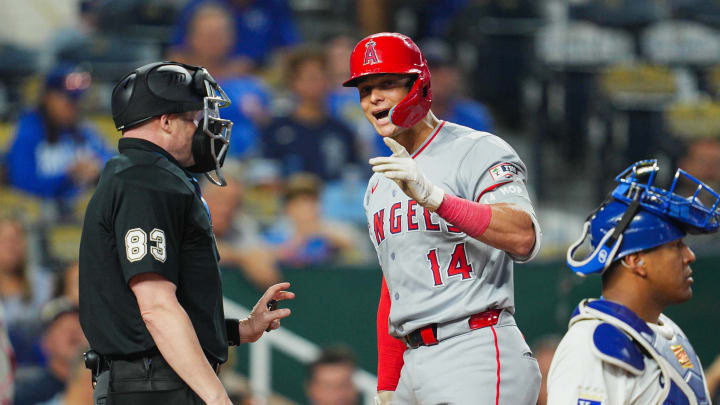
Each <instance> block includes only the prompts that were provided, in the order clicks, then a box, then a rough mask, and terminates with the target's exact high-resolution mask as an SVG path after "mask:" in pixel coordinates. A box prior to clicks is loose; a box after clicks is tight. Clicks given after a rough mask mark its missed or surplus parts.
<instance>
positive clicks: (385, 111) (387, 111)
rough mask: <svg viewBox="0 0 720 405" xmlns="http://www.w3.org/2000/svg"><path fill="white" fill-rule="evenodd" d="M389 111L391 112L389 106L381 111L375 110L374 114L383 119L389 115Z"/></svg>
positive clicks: (377, 118) (378, 118) (376, 117)
mask: <svg viewBox="0 0 720 405" xmlns="http://www.w3.org/2000/svg"><path fill="white" fill-rule="evenodd" d="M389 112H390V109H389V108H388V109H387V110H381V111H377V112H374V113H373V116H374V117H375V119H376V120H378V121H380V120H381V119H383V118H385V117H387V116H388V113H389Z"/></svg>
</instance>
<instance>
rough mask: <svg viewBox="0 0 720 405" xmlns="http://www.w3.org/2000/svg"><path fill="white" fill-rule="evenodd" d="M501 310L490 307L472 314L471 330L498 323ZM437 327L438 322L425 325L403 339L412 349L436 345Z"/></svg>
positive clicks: (470, 320)
mask: <svg viewBox="0 0 720 405" xmlns="http://www.w3.org/2000/svg"><path fill="white" fill-rule="evenodd" d="M501 312H502V309H488V310H487V311H483V312H480V313H477V314H475V315H470V317H469V318H468V319H467V322H468V326H469V327H470V330H475V329H480V328H485V327H488V326H493V325H496V324H497V323H498V319H499V318H500V313H501ZM437 328H438V324H436V323H433V324H431V325H428V326H424V327H422V328H420V329H416V330H414V331H412V332H410V333H409V334H407V335H405V336H404V337H403V340H404V341H405V344H407V345H408V347H410V348H412V349H414V348H416V347H420V346H433V345H436V344H438V339H437V336H438V334H437Z"/></svg>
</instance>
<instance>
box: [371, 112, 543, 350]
mask: <svg viewBox="0 0 720 405" xmlns="http://www.w3.org/2000/svg"><path fill="white" fill-rule="evenodd" d="M411 156H412V157H413V158H414V159H415V161H416V162H417V164H418V167H419V168H420V170H421V171H422V173H423V174H424V175H425V176H427V178H428V179H429V180H430V181H431V182H432V183H433V184H435V185H436V186H438V187H441V188H442V189H443V190H445V192H447V193H450V194H452V195H455V196H457V197H460V198H464V199H467V200H472V201H479V202H481V203H486V204H494V203H500V202H502V203H511V204H514V205H515V206H517V207H518V208H520V209H522V210H524V211H526V212H527V213H528V214H529V215H530V217H531V219H532V221H533V224H534V226H535V246H534V247H533V250H532V252H531V253H530V255H529V256H528V257H524V258H513V257H511V256H510V255H509V254H508V253H506V252H504V251H501V250H498V249H495V248H493V247H491V246H488V245H486V244H484V243H482V242H480V241H478V240H477V239H474V238H471V237H469V236H467V235H466V234H464V233H462V232H461V231H460V230H459V229H457V228H456V227H454V226H452V225H451V224H449V223H447V222H445V221H444V220H443V219H442V218H440V217H439V216H438V215H437V214H436V213H431V212H430V211H428V210H426V209H425V208H423V207H421V206H420V205H418V204H417V202H415V201H414V200H411V199H410V197H408V196H407V195H405V193H403V191H402V190H401V189H400V188H399V187H398V186H397V184H395V182H394V181H392V180H390V179H387V178H386V177H384V176H383V175H382V174H377V173H376V174H374V175H373V176H372V177H371V178H370V181H369V182H368V188H367V190H366V192H365V198H364V207H365V214H366V216H367V221H368V231H369V234H370V239H371V241H372V243H373V245H374V246H375V249H376V251H377V255H378V259H379V261H380V266H381V267H382V270H383V274H384V276H385V279H386V281H387V285H388V289H389V291H390V299H391V302H392V304H391V310H390V318H389V323H390V325H389V326H390V328H389V330H390V334H391V335H393V336H397V337H399V336H403V335H406V334H408V333H410V332H412V331H413V330H415V329H417V328H420V327H423V326H426V325H429V324H432V323H442V322H448V321H453V320H456V319H460V318H462V317H465V316H469V315H472V314H475V313H478V312H482V311H484V310H486V309H489V308H505V309H507V310H509V311H510V312H514V297H513V274H512V271H513V264H512V260H515V261H518V262H525V261H528V260H530V259H532V258H533V257H534V256H535V255H536V254H537V252H538V250H539V249H540V241H541V236H542V233H541V231H540V226H539V224H538V222H537V220H536V218H535V212H534V210H533V207H532V204H531V203H530V198H529V197H528V193H527V189H526V187H525V179H526V174H525V173H526V168H525V164H524V163H523V162H522V161H521V160H520V158H519V157H518V156H517V153H516V152H515V151H514V150H513V149H512V148H511V147H510V145H508V144H507V143H506V142H505V141H503V140H502V139H500V138H499V137H497V136H495V135H492V134H489V133H486V132H478V131H475V130H473V129H471V128H467V127H464V126H460V125H456V124H453V123H450V122H446V121H441V122H440V123H439V124H438V126H437V127H436V128H435V129H434V130H433V132H432V133H431V135H430V136H429V137H428V139H427V140H426V141H425V142H424V143H423V144H422V145H421V146H420V147H419V148H418V149H417V151H414V152H413V153H411Z"/></svg>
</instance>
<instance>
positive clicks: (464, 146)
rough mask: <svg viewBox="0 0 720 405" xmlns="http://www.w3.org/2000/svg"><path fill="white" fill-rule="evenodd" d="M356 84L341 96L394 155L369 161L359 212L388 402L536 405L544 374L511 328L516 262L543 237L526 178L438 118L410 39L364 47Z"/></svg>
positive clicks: (501, 150) (488, 142) (355, 60)
mask: <svg viewBox="0 0 720 405" xmlns="http://www.w3.org/2000/svg"><path fill="white" fill-rule="evenodd" d="M350 71H351V72H350V73H351V77H350V79H349V80H347V81H346V82H345V83H344V85H345V86H353V87H357V89H358V92H359V94H360V104H361V106H362V108H363V110H364V112H365V116H366V118H367V119H368V120H369V121H370V123H371V124H372V125H373V126H374V127H375V130H376V131H377V132H378V134H379V135H380V136H382V137H383V138H384V142H385V143H386V145H387V146H388V147H390V149H391V150H392V152H393V153H392V156H389V157H377V158H373V159H370V164H371V165H372V167H373V171H375V172H376V173H375V174H374V175H373V176H372V177H371V179H370V181H369V183H368V188H367V191H366V193H365V200H364V207H365V212H366V215H367V220H368V230H369V234H370V239H371V240H372V243H373V244H374V246H375V248H376V250H377V255H378V259H379V260H380V265H381V267H382V269H383V275H384V282H383V286H382V293H381V300H380V306H379V308H378V392H379V395H378V400H379V402H380V403H390V402H391V401H392V403H396V404H483V405H484V404H488V405H489V404H495V405H497V404H508V405H510V404H512V405H522V404H534V403H535V400H536V398H537V394H538V390H539V382H540V373H539V371H538V365H537V362H536V361H535V359H534V358H533V357H532V354H531V352H530V349H529V348H528V346H527V344H526V343H525V340H524V339H523V336H522V334H521V333H520V330H519V329H518V327H517V326H516V324H515V321H514V319H513V313H514V302H513V287H512V280H513V275H512V269H513V265H512V262H513V261H519V262H525V261H528V260H530V259H532V258H533V257H534V256H535V254H536V253H537V251H538V250H539V248H540V236H541V233H540V227H539V226H538V223H537V220H536V219H535V214H534V211H533V207H532V204H531V203H530V199H529V197H528V193H527V190H526V187H525V180H526V169H525V165H524V164H523V162H522V161H521V160H520V158H519V157H518V156H517V154H516V153H515V151H514V150H513V149H512V148H511V147H510V146H509V145H508V144H507V143H505V142H504V141H503V140H502V139H500V138H498V137H497V136H494V135H492V134H489V133H485V132H478V131H475V130H472V129H470V128H467V127H463V126H460V125H456V124H453V123H451V122H445V121H440V120H438V119H437V118H436V117H435V115H434V114H433V113H432V111H430V105H431V101H432V95H431V91H430V72H429V70H428V66H427V62H426V61H425V58H424V57H423V55H422V53H421V52H420V49H418V47H417V46H416V45H415V43H413V41H412V40H411V39H410V38H408V37H406V36H404V35H401V34H396V33H380V34H375V35H371V36H369V37H367V38H365V39H363V40H362V41H360V42H359V43H358V44H357V45H356V46H355V49H354V50H353V52H352V55H351V59H350ZM391 303H392V304H391ZM406 348H407V350H406ZM401 368H402V371H401ZM393 391H394V394H393Z"/></svg>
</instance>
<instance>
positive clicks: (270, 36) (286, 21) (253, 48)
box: [172, 0, 300, 64]
mask: <svg viewBox="0 0 720 405" xmlns="http://www.w3.org/2000/svg"><path fill="white" fill-rule="evenodd" d="M207 2H208V1H207V0H190V1H188V3H187V4H186V5H185V7H184V8H183V9H182V10H181V12H180V14H179V18H178V21H177V26H176V30H175V33H174V35H173V37H172V45H175V46H180V45H182V43H183V42H184V40H185V34H186V32H187V28H188V27H187V25H188V22H189V21H190V19H191V18H192V14H193V12H194V10H195V9H196V8H197V7H199V6H201V5H202V4H203V3H207ZM215 2H216V3H221V4H226V5H227V6H229V7H230V9H231V10H232V12H233V17H234V19H235V22H236V24H235V35H236V40H235V49H234V54H235V55H239V56H246V57H248V58H250V59H252V60H253V61H255V63H257V64H262V63H263V62H264V61H265V59H266V57H267V56H268V55H269V54H270V53H271V52H272V51H274V50H275V49H277V48H282V47H288V46H292V45H295V44H297V43H298V42H299V41H300V34H299V33H298V30H297V28H296V26H295V22H294V21H293V16H292V11H291V10H290V8H289V7H288V5H287V1H285V0H262V1H258V0H216V1H215Z"/></svg>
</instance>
